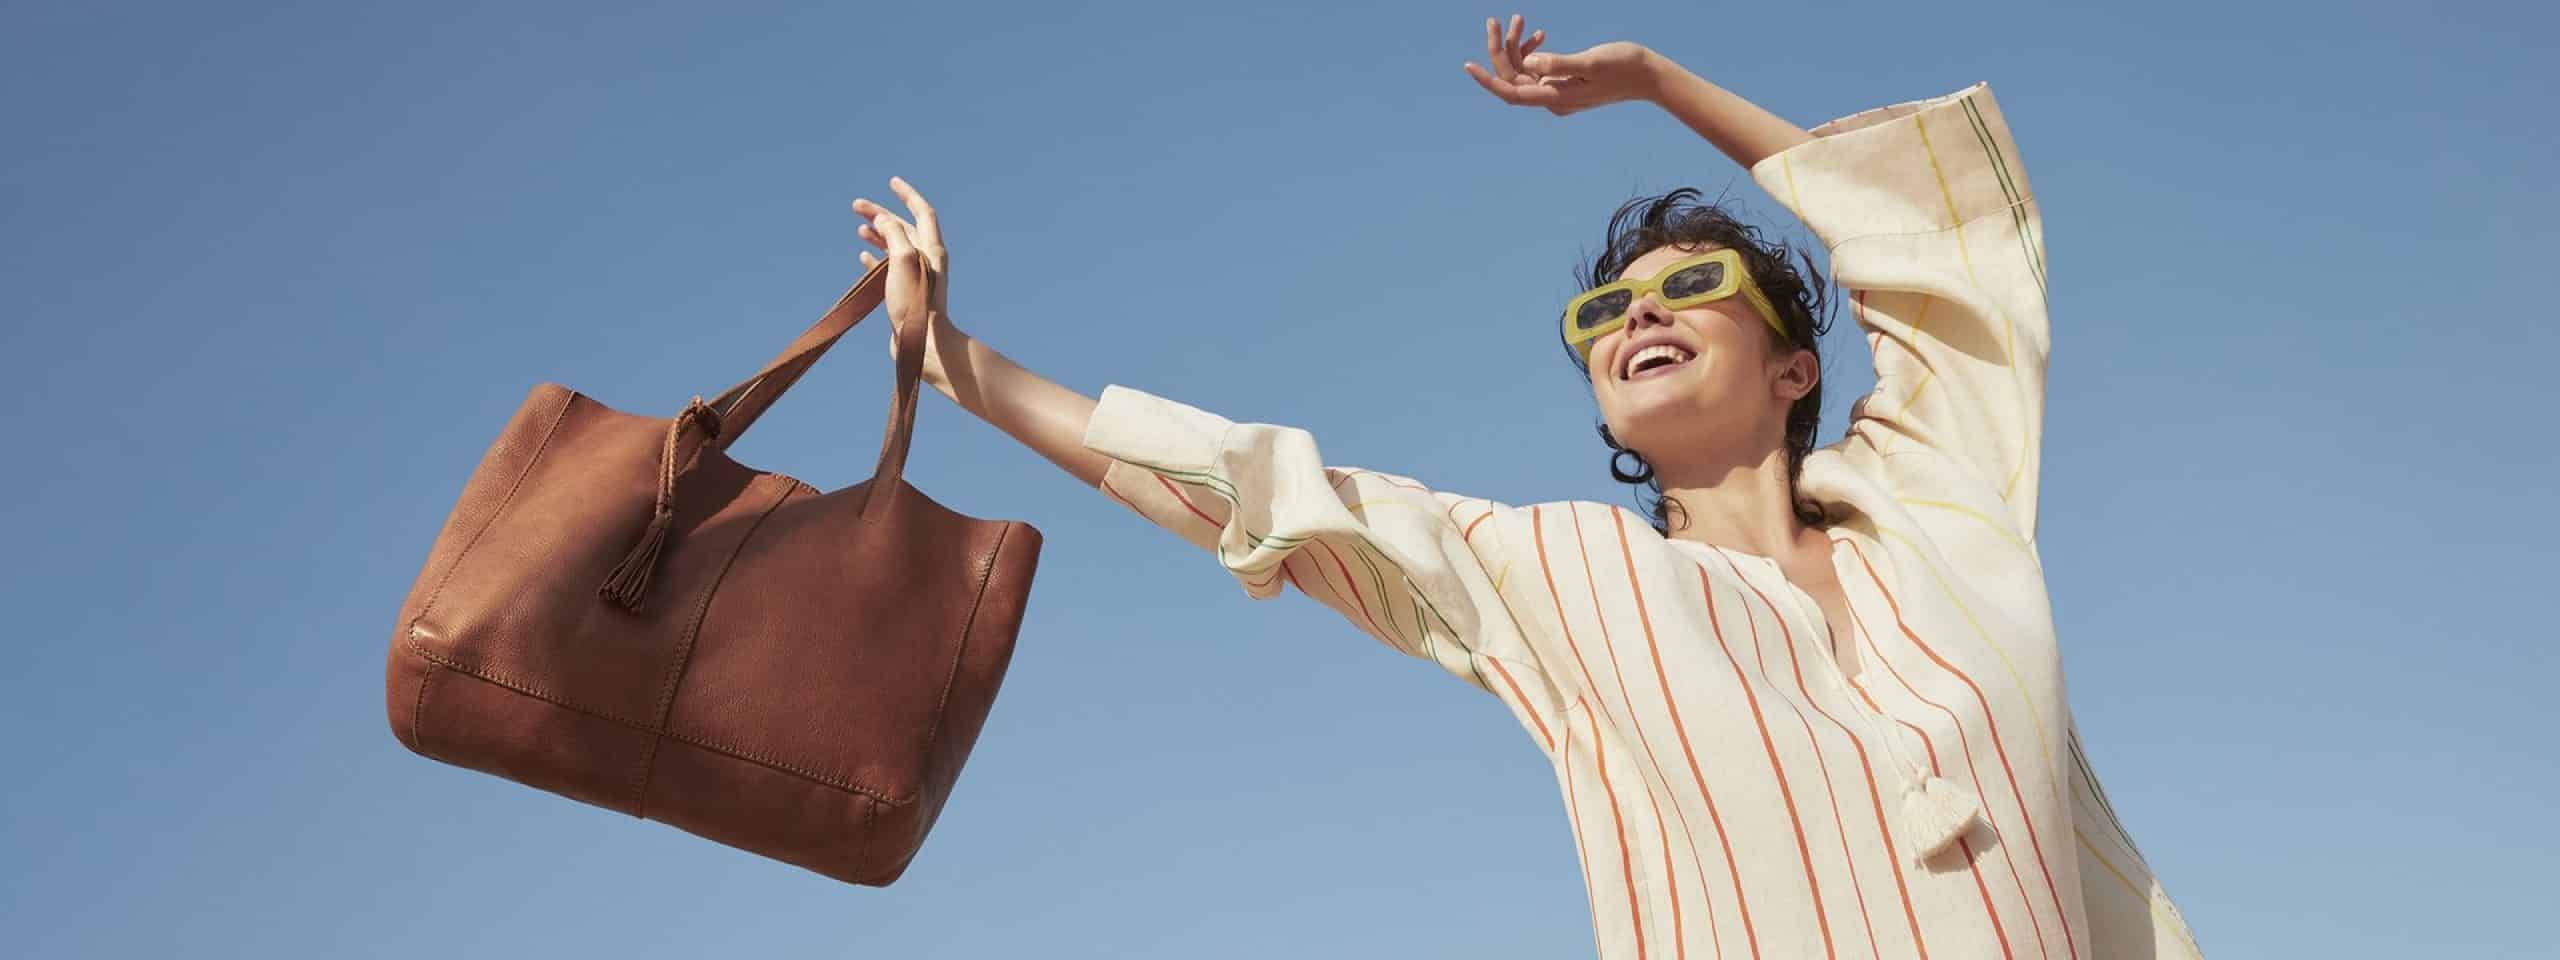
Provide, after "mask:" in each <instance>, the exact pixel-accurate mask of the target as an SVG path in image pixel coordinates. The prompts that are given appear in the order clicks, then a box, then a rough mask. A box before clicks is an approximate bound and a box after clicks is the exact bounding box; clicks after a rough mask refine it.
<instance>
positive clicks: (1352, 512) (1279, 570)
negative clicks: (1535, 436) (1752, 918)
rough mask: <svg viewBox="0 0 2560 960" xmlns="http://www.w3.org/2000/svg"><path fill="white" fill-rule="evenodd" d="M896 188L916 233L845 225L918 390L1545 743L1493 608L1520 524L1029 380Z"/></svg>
mask: <svg viewBox="0 0 2560 960" xmlns="http://www.w3.org/2000/svg"><path fill="white" fill-rule="evenodd" d="M892 186H893V188H894V189H896V190H897V191H898V193H899V195H900V196H901V198H903V199H904V201H905V203H906V205H907V206H908V209H909V210H910V211H912V212H914V214H915V220H914V221H913V222H909V221H907V220H905V219H904V218H901V217H899V216H898V215H897V214H895V213H893V212H891V211H889V210H887V209H886V208H883V207H881V206H880V205H879V204H875V203H872V202H870V201H868V200H861V201H856V202H855V206H854V209H855V212H857V213H860V214H861V215H863V216H864V217H865V218H867V219H868V221H869V222H868V224H867V225H866V226H864V227H863V228H862V230H861V233H862V236H863V238H864V239H865V240H868V241H870V242H871V243H873V244H874V245H876V246H879V247H880V248H881V249H882V250H883V251H885V252H886V253H887V254H888V257H889V259H890V260H891V266H890V271H889V290H888V296H887V301H888V308H889V313H890V318H891V319H892V321H893V322H895V323H896V324H898V325H899V326H902V327H903V326H906V325H908V324H913V323H929V324H931V326H930V327H929V328H928V329H930V330H931V334H930V335H929V337H928V347H927V360H926V363H925V371H924V380H925V382H926V383H927V384H929V385H931V386H932V387H933V388H934V389H935V390H936V391H938V392H940V393H942V394H943V395H944V396H946V397H949V398H950V399H951V400H952V401H953V402H954V403H956V404H958V405H959V406H960V407H961V408H962V409H965V410H967V411H969V412H970V413H971V414H974V415H976V416H977V417H978V418H979V419H982V420H985V421H986V422H987V423H989V424H991V425H993V426H995V427H996V428H997V429H999V430H1001V431H1003V432H1004V433H1005V434H1006V435H1007V436H1010V437H1013V438H1014V439H1015V440H1017V441H1020V442H1021V443H1022V444H1023V445H1024V446H1026V447H1029V448H1031V449H1032V450H1034V451H1037V452H1038V453H1040V454H1041V455H1042V456H1043V457H1046V458H1047V459H1048V460H1049V461H1050V462H1051V463H1054V464H1056V465H1057V466H1058V467H1059V469H1062V470H1065V471H1066V472H1067V473H1068V474H1069V475H1072V476H1074V477H1075V478H1076V479H1077V480H1079V481H1081V482H1083V483H1085V484H1086V485H1088V486H1091V487H1094V488H1095V489H1097V490H1099V491H1101V492H1102V493H1103V494H1105V495H1106V496H1108V497H1110V498H1111V499H1112V500H1113V501H1114V502H1116V503H1119V504H1120V505H1122V506H1123V507H1126V508H1128V509H1129V510H1131V511H1133V512H1135V513H1137V514H1138V515H1139V516H1140V517H1142V518H1144V519H1146V520H1147V521H1149V522H1151V523H1154V524H1156V525H1157V526H1159V527H1162V528H1164V529H1165V530H1167V531H1169V532H1171V533H1173V534H1174V535H1175V536H1177V537H1179V538H1181V539H1182V540H1184V541H1186V542H1188V543H1190V544H1192V545H1193V546H1196V547H1198V548H1200V549H1201V550H1204V551H1207V552H1208V553H1210V554H1211V555H1212V556H1214V557H1215V558H1216V559H1217V561H1218V563H1219V565H1220V566H1221V567H1223V568H1224V569H1225V570H1226V571H1227V572H1228V574H1230V575H1231V576H1232V577H1233V578H1234V580H1235V581H1236V582H1237V584H1238V585H1239V586H1241V587H1242V588H1243V590H1244V592H1245V594H1246V595H1247V596H1250V597H1253V598H1255V599H1270V598H1274V597H1277V596H1279V595H1280V594H1281V593H1283V592H1286V591H1285V588H1286V587H1291V586H1294V587H1296V588H1297V589H1298V591H1299V592H1301V593H1304V594H1306V595H1307V596H1309V597H1312V598H1314V599H1315V600H1316V601H1317V602H1319V603H1322V604H1324V605H1325V606H1327V607H1329V608H1331V609H1332V610H1333V611H1334V612H1335V613H1337V614H1339V615H1341V616H1342V617H1343V618H1344V619H1345V620H1346V621H1348V622H1349V623H1350V624H1351V625H1352V626H1353V627H1355V628H1358V629H1359V630H1360V631H1361V632H1362V633H1365V634H1367V635H1369V636H1370V637H1371V638H1372V639H1375V640H1377V641H1378V642H1380V643H1383V644H1385V645H1387V646H1388V647H1390V648H1392V649H1394V650H1397V651H1399V652H1402V653H1404V654H1407V655H1409V656H1412V657H1416V658H1419V659H1423V660H1428V661H1430V662H1432V663H1434V664H1436V665H1438V666H1439V667H1440V668H1441V669H1442V670H1444V671H1447V672H1448V673H1450V674H1453V675H1455V676H1457V677H1459V678H1460V679H1462V680H1465V681H1466V682H1468V683H1469V684H1471V685H1474V686H1476V687H1478V688H1480V689H1483V690H1485V691H1486V692H1489V693H1492V694H1494V695H1495V696H1496V697H1498V698H1500V699H1501V700H1503V701H1504V702H1505V703H1506V704H1507V705H1509V706H1511V707H1512V709H1513V711H1514V713H1515V715H1517V716H1518V717H1519V718H1520V720H1521V723H1522V725H1523V726H1524V727H1529V728H1531V729H1533V730H1543V729H1547V728H1548V727H1550V726H1552V725H1553V723H1554V722H1555V720H1554V714H1555V712H1556V711H1557V710H1558V709H1560V704H1559V703H1558V702H1557V698H1556V696H1555V695H1554V693H1553V692H1552V691H1551V690H1550V689H1549V688H1548V687H1547V686H1546V683H1545V677H1544V674H1543V672H1542V671H1540V670H1539V669H1537V667H1536V666H1535V660H1534V655H1533V653H1532V648H1531V647H1530V645H1529V644H1528V643H1527V641H1526V638H1525V637H1524V636H1523V635H1522V632H1521V629H1522V628H1521V627H1520V625H1519V623H1518V622H1516V621H1515V620H1514V619H1513V617H1512V615H1511V608H1510V605H1509V603H1508V602H1507V600H1506V598H1505V594H1504V583H1505V581H1506V578H1507V577H1508V574H1509V569H1508V558H1509V557H1510V556H1511V554H1510V552H1509V550H1508V549H1507V547H1506V546H1505V544H1506V543H1508V542H1524V541H1522V540H1514V539H1507V537H1508V536H1509V534H1508V531H1510V530H1512V529H1515V528H1516V529H1520V530H1524V531H1525V530H1526V529H1527V528H1526V527H1525V524H1526V523H1527V522H1528V521H1527V513H1526V511H1523V510H1518V509H1515V508H1512V507H1508V506H1505V505H1502V504H1498V503H1494V502H1492V501H1489V500H1484V499H1480V498H1475V497H1465V496H1459V495H1456V494H1451V493H1443V492H1437V491H1433V490H1430V489H1428V488H1425V487H1424V486H1423V485H1422V484H1420V483H1417V482H1415V481H1414V480H1412V479H1410V478H1407V477H1401V476H1395V475H1392V474H1385V473H1379V472H1376V471H1371V470H1362V469H1358V468H1353V467H1345V466H1339V465H1331V464H1327V463H1326V462H1325V460H1324V457H1323V455H1322V453H1321V452H1320V451H1319V450H1318V448H1317V446H1316V442H1315V438H1314V437H1313V436H1312V435H1310V434H1309V433H1308V432H1307V431H1305V430H1302V429H1298V428H1294V427H1285V426H1277V425H1272V424H1263V423H1236V422H1232V421H1229V420H1227V419H1226V418H1224V417H1220V416H1218V415H1216V414H1213V413H1209V412H1208V411H1205V410H1201V409H1198V408H1196V407H1191V406H1188V405H1185V404H1181V403H1177V402H1175V401H1172V400H1168V399H1165V398H1162V397H1157V396H1154V395H1152V394H1148V393H1145V392H1143V391H1139V390H1134V389H1131V388H1128V387H1125V386H1119V385H1113V386H1111V387H1108V388H1106V389H1105V390H1104V391H1103V392H1102V396H1101V397H1100V399H1098V400H1097V399H1095V398H1092V397H1088V396H1086V395H1084V394H1082V393H1079V392H1077V391H1075V390H1072V389H1069V388H1067V387H1065V386H1061V385H1059V384H1058V383H1056V382H1054V381H1051V380H1049V379H1048V378H1046V377H1043V376H1041V375H1039V374H1037V373H1034V372H1032V371H1031V370H1029V369H1027V368H1025V367H1023V366H1022V365H1021V364H1019V363H1016V362H1014V361H1013V360H1012V359H1011V358H1009V357H1007V356H1005V355H1004V354H1002V353H1000V352H998V351H996V350H995V349H994V348H993V347H990V346H988V345H987V344H985V343H983V342H981V341H979V340H977V339H976V338H973V337H970V336H969V335H967V334H964V333H962V332H961V331H960V330H959V328H958V327H957V326H955V325H954V324H953V323H952V322H951V318H950V315H949V313H948V310H947V308H945V307H944V306H943V303H944V302H945V296H946V295H945V291H946V289H947V286H948V284H947V283H946V282H944V277H945V276H946V274H945V271H947V270H948V253H947V251H946V250H945V249H944V248H943V245H942V242H941V228H940V224H939V223H938V222H937V221H936V219H935V217H934V214H933V211H932V207H931V206H930V205H928V204H927V203H926V202H925V200H924V198H923V197H922V196H920V195H918V194H916V192H915V191H914V190H913V188H911V187H909V186H907V185H906V184H905V182H904V181H893V182H892ZM863 261H864V263H865V265H870V264H872V263H874V262H876V258H875V257H874V256H873V255H872V254H870V253H867V252H866V253H865V254H863ZM1519 536H1520V537H1523V538H1525V536H1526V534H1525V533H1524V534H1521V535H1519Z"/></svg>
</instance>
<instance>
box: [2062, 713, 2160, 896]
mask: <svg viewBox="0 0 2560 960" xmlns="http://www.w3.org/2000/svg"><path fill="white" fill-rule="evenodd" d="M2070 743H2071V762H2072V764H2073V765H2074V766H2077V767H2079V768H2080V775H2081V776H2082V777H2084V778H2086V779H2087V780H2088V781H2089V792H2090V793H2091V794H2092V795H2095V796H2096V797H2097V798H2098V809H2099V810H2102V811H2104V812H2105V813H2106V815H2107V825H2108V826H2111V827H2114V828H2115V830H2116V837H2117V838H2118V839H2120V840H2123V841H2124V848H2125V849H2127V850H2131V851H2133V858H2134V859H2135V860H2139V861H2141V862H2142V869H2143V871H2144V872H2146V873H2148V872H2150V870H2151V861H2150V858H2148V857H2144V856H2143V855H2142V848H2140V847H2137V846H2134V845H2133V833H2132V831H2129V830H2126V829H2125V828H2124V820H2123V819H2122V818H2119V817H2117V816H2116V805H2115V804H2113V803H2110V802H2108V800H2107V788H2106V785H2105V784H2102V783H2099V782H2098V772H2097V771H2096V770H2093V769H2090V767H2089V756H2088V754H2085V753H2082V752H2081V750H2080V731H2078V730H2073V731H2071V740H2070Z"/></svg>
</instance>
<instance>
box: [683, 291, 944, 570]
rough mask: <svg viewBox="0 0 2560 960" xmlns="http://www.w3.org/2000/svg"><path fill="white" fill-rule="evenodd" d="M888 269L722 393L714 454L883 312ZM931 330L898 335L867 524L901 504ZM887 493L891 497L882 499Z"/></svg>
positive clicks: (920, 326) (865, 509) (910, 329)
mask: <svg viewBox="0 0 2560 960" xmlns="http://www.w3.org/2000/svg"><path fill="white" fill-rule="evenodd" d="M888 268H889V261H887V260H886V259H883V260H882V261H880V262H879V263H876V264H873V265H872V267H871V270H870V271H869V272H867V273H864V274H863V275H862V279H860V280H856V281H854V283H853V287H852V288H851V289H848V290H846V291H845V292H844V296H841V297H838V298H836V304H835V306H833V307H830V308H828V310H827V312H826V315H825V316H822V317H819V318H818V322H816V323H813V324H810V325H809V329H807V330H804V331H801V333H800V336H799V337H798V338H795V339H793V340H792V341H791V345H790V346H788V347H784V348H783V350H782V352H781V353H780V354H778V355H776V356H775V357H774V358H773V360H772V362H769V363H767V364H765V365H764V369H762V370H758V371H756V373H755V375H754V376H751V377H748V378H747V379H745V380H743V381H741V382H739V384H738V385H737V386H734V387H730V388H729V389H727V390H725V391H722V392H721V394H720V396H719V397H718V398H716V399H714V400H712V401H711V403H710V406H711V408H712V410H713V411H715V412H717V413H718V414H719V420H720V430H719V433H718V435H717V436H716V437H715V438H714V439H713V440H712V441H711V443H712V446H713V448H714V449H719V450H723V451H725V450H727V449H728V448H729V444H731V443H734V442H736V441H737V439H738V437H739V436H741V435H743V434H745V433H746V432H747V428H748V427H751V426H754V425H755V422H756V418H757V417H761V416H763V415H764V411H765V408H767V407H771V406H773V402H774V401H775V400H779V399H781V398H782V394H783V392H784V391H787V390H790V389H791V385H792V384H794V383H797V382H799V380H800V375H801V374H804V373H807V372H809V368H810V367H811V366H813V365H815V364H816V363H817V362H818V358H819V357H822V356H825V355H826V352H827V348H829V347H833V346H835V345H836V341H838V340H841V339H844V335H845V334H846V333H847V332H849V331H851V330H852V329H853V328H854V327H855V326H856V325H858V324H860V323H861V322H862V320H863V318H864V317H867V316H869V315H870V314H871V311H872V310H873V309H874V308H877V307H879V306H880V301H881V299H882V298H883V297H884V296H885V295H886V292H887V287H888ZM927 277H928V280H927V282H928V283H930V282H933V279H932V277H931V274H927ZM931 296H932V292H931V291H930V290H928V291H926V297H927V299H926V301H925V302H927V303H931V302H933V301H932V300H931ZM889 322H890V324H891V325H892V326H896V324H897V321H896V320H895V319H892V320H890V321H889ZM928 322H930V321H928ZM925 326H926V325H925V324H924V323H917V324H911V325H909V326H907V327H900V328H898V329H897V331H896V337H895V340H896V343H895V345H894V350H895V354H896V357H897V371H898V378H897V386H896V388H895V389H896V392H895V393H893V394H891V397H890V401H889V423H888V426H887V427H886V428H885V429H884V430H883V431H882V433H881V437H880V459H879V461H878V462H877V463H875V464H874V465H873V466H872V468H871V486H870V490H869V492H868V493H865V494H864V499H863V504H862V519H863V520H864V521H865V522H870V521H876V520H879V519H880V518H881V517H882V516H885V515H886V514H887V512H888V510H889V509H890V508H891V507H892V506H894V505H895V504H896V503H897V500H898V498H897V496H896V492H897V490H898V488H899V486H900V485H901V482H902V481H901V477H902V475H903V474H904V473H905V472H906V466H907V447H908V444H909V442H910V441H911V440H913V439H914V434H915V422H916V394H917V388H918V385H919V384H920V383H921V382H922V381H923V378H924V347H925V344H924V336H925ZM882 492H887V493H889V494H890V496H885V497H884V496H878V495H877V494H880V493H882Z"/></svg>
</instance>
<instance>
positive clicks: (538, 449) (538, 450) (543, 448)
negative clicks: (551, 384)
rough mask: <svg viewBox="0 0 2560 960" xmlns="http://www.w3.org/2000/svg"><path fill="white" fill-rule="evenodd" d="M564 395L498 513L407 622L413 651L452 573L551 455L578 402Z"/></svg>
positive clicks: (483, 525) (457, 556)
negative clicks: (554, 440)
mask: <svg viewBox="0 0 2560 960" xmlns="http://www.w3.org/2000/svg"><path fill="white" fill-rule="evenodd" d="M563 392H564V393H566V394H567V396H566V397H564V398H563V399H562V401H561V403H560V409H558V410H554V411H552V413H551V424H550V425H549V426H546V427H544V428H542V442H541V443H539V444H536V445H535V446H534V448H533V456H531V457H528V458H526V459H525V462H524V469H523V470H521V471H518V472H517V473H516V478H515V480H514V481H513V482H511V483H509V484H507V495H506V496H505V497H504V498H501V499H500V500H499V501H498V509H496V510H492V511H490V512H489V519H488V520H486V521H483V522H482V523H481V524H480V529H478V530H475V531H472V533H471V540H470V542H468V543H465V544H463V545H462V551H461V552H460V553H456V554H454V556H453V563H452V564H451V565H449V566H447V567H445V568H444V575H443V576H440V577H437V578H436V588H435V589H434V590H431V591H429V592H428V593H427V602H425V603H422V604H419V605H418V615H417V616H415V617H411V618H409V642H410V645H411V646H412V647H416V646H417V645H418V628H419V625H420V624H423V623H425V622H426V621H427V614H429V613H431V612H434V610H435V608H436V603H437V601H440V600H442V599H444V588H445V586H446V585H447V584H450V583H452V582H453V575H454V574H455V573H457V572H460V571H461V569H462V564H463V561H465V560H469V559H471V551H472V550H474V549H477V548H478V547H479V546H480V539H481V538H482V537H485V536H488V534H489V530H490V529H491V528H493V527H496V526H497V525H498V520H499V519H500V518H502V517H505V516H506V514H507V509H508V508H509V507H512V506H514V505H515V502H516V493H517V492H518V491H520V490H523V489H524V481H525V478H527V477H530V476H533V468H535V467H537V466H540V465H541V464H542V456H543V454H545V453H548V452H550V450H551V438H552V436H553V435H555V434H557V433H559V432H560V421H562V420H566V419H568V417H569V408H570V407H571V406H574V405H576V404H577V402H578V394H577V391H574V390H568V389H566V388H563ZM422 652H423V651H422Z"/></svg>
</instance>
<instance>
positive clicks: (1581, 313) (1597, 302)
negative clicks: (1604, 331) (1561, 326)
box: [1573, 290, 1636, 331]
mask: <svg viewBox="0 0 2560 960" xmlns="http://www.w3.org/2000/svg"><path fill="white" fill-rule="evenodd" d="M1635 299H1636V297H1635V294H1632V293H1628V292H1627V291H1624V290H1611V291H1609V292H1607V293H1604V294H1601V295H1599V296H1596V297H1593V298H1591V299H1589V300H1585V301H1583V302H1582V306H1581V307H1580V308H1579V309H1576V310H1575V311H1573V327H1574V329H1576V330H1586V331H1587V330H1596V329H1599V328H1600V327H1603V326H1606V325H1607V324H1608V323H1609V321H1611V320H1615V319H1618V318H1619V317H1621V316H1624V315H1625V314H1626V312H1627V305H1628V304H1631V303H1634V302H1635Z"/></svg>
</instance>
